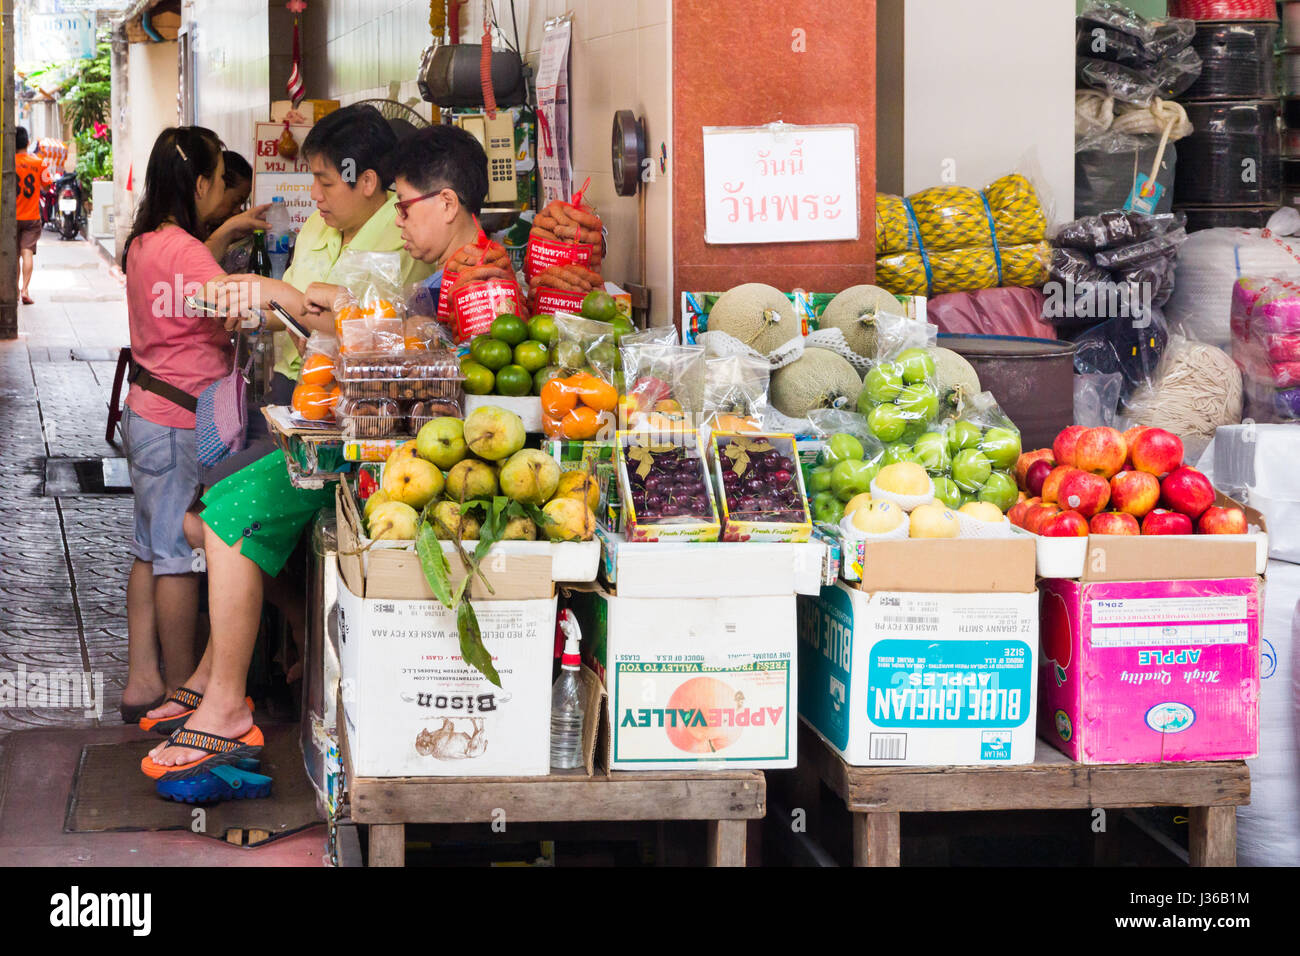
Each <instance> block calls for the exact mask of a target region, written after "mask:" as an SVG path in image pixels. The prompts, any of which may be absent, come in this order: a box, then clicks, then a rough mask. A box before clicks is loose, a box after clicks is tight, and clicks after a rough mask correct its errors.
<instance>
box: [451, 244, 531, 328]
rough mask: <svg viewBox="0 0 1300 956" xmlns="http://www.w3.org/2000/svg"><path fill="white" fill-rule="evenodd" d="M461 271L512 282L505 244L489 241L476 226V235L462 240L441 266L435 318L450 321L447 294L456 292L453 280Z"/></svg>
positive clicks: (461, 273)
mask: <svg viewBox="0 0 1300 956" xmlns="http://www.w3.org/2000/svg"><path fill="white" fill-rule="evenodd" d="M463 274H468V275H469V278H471V279H502V280H506V279H509V280H510V281H512V282H513V281H515V270H514V265H513V264H512V263H511V261H510V254H509V253H508V252H507V251H506V247H505V246H503V245H501V243H499V242H493V241H492V240H491V239H489V238H488V236H487V233H485V232H484V231H483V230H482V229H479V232H478V237H477V238H476V239H475V240H474V241H473V242H469V243H466V244H465V245H463V246H461V247H460V248H459V249H457V250H456V251H455V252H454V253H452V255H451V258H450V259H448V260H447V262H446V263H445V264H444V265H443V267H442V286H441V288H440V289H439V292H438V311H437V313H436V315H437V317H438V318H439V319H442V320H444V321H450V320H451V317H452V305H451V295H452V293H453V292H454V291H456V287H457V283H458V282H459V281H460V279H461V278H462V275H463Z"/></svg>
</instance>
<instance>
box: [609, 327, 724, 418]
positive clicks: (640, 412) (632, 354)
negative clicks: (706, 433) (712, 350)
mask: <svg viewBox="0 0 1300 956" xmlns="http://www.w3.org/2000/svg"><path fill="white" fill-rule="evenodd" d="M620 352H621V353H622V358H623V378H624V380H625V381H626V382H627V392H626V394H625V395H624V396H623V398H622V404H623V410H624V416H625V420H626V422H627V426H626V427H628V428H640V427H642V426H643V425H645V424H646V423H647V421H648V420H651V419H653V420H655V421H659V420H661V419H664V420H665V421H664V422H661V426H660V427H663V424H666V420H676V421H677V422H679V423H682V422H689V421H692V420H694V418H695V417H696V416H697V415H698V414H699V413H700V412H701V411H702V409H703V405H704V380H705V359H704V346H702V345H658V344H654V343H651V344H646V345H624V346H623V347H622V348H621V349H620Z"/></svg>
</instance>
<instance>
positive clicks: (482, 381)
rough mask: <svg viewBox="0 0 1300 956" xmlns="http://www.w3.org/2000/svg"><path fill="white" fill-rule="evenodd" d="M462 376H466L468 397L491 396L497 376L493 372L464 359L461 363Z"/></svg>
mask: <svg viewBox="0 0 1300 956" xmlns="http://www.w3.org/2000/svg"><path fill="white" fill-rule="evenodd" d="M460 371H461V374H462V375H464V376H465V393H466V394H467V395H491V394H492V386H493V385H495V384H496V376H495V375H493V374H492V370H491V369H490V368H487V367H486V366H483V365H480V364H479V363H478V362H474V361H471V360H469V359H463V360H462V361H461V363H460Z"/></svg>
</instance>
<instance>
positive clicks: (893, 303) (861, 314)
mask: <svg viewBox="0 0 1300 956" xmlns="http://www.w3.org/2000/svg"><path fill="white" fill-rule="evenodd" d="M878 311H883V312H890V313H893V314H895V315H902V314H904V313H903V306H902V305H901V304H900V303H899V301H898V300H897V299H896V298H894V296H893V295H892V294H890V293H888V292H886V291H885V290H884V289H881V288H879V287H878V286H874V285H855V286H850V287H849V288H847V289H845V290H844V291H843V292H841V293H840V294H839V295H837V296H836V297H835V298H833V299H831V301H830V303H829V304H828V305H827V306H826V309H825V311H823V312H822V314H821V317H820V318H819V319H818V327H819V328H823V329H839V330H840V331H841V332H843V333H844V340H845V341H846V342H848V343H849V348H851V349H853V351H854V352H856V353H858V354H859V355H861V356H862V357H863V358H869V359H873V358H875V357H876V313H877V312H878Z"/></svg>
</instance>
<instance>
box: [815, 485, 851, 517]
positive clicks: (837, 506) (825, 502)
mask: <svg viewBox="0 0 1300 956" xmlns="http://www.w3.org/2000/svg"><path fill="white" fill-rule="evenodd" d="M812 505H813V507H812V511H813V521H816V522H817V523H818V524H839V523H840V519H841V518H843V517H844V502H842V501H840V499H838V498H836V497H835V496H834V495H833V494H831V493H830V492H829V491H823V492H821V493H820V494H817V495H814V496H813V503H812Z"/></svg>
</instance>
